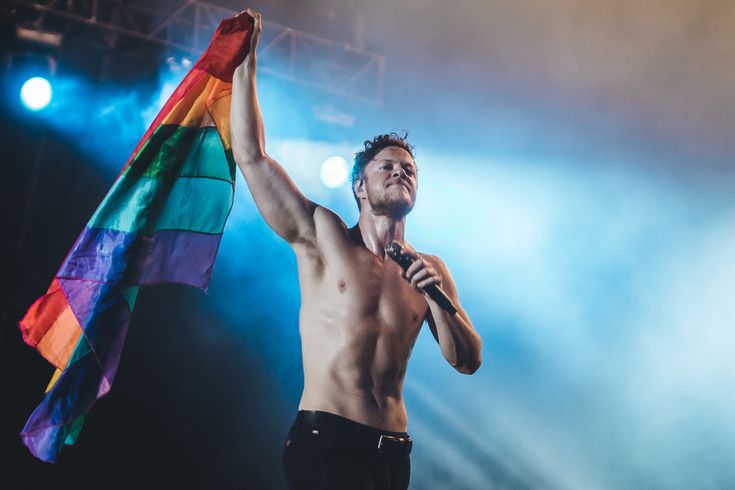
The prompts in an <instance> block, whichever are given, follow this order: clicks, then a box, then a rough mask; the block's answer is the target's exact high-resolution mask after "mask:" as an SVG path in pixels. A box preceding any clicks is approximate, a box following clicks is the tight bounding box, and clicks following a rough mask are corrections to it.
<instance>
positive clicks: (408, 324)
mask: <svg viewBox="0 0 735 490" xmlns="http://www.w3.org/2000/svg"><path fill="white" fill-rule="evenodd" d="M311 260H319V261H320V263H319V264H304V266H302V260H300V262H299V280H300V283H301V289H302V301H303V302H305V303H308V304H303V305H302V306H305V307H307V310H317V311H320V312H321V313H322V314H327V315H329V316H333V315H334V316H335V317H341V318H351V319H353V321H358V322H359V323H366V324H373V325H375V326H376V327H377V328H381V329H388V330H393V329H399V330H400V331H404V332H406V329H408V330H410V331H412V330H414V329H416V328H418V327H419V326H420V325H421V323H422V322H423V320H424V318H425V316H426V312H427V309H428V306H427V303H426V300H425V299H424V296H423V294H421V293H418V292H417V291H416V290H415V289H413V287H412V286H411V285H410V284H409V283H408V281H406V280H405V279H404V278H403V277H401V268H400V266H398V264H396V263H394V262H393V261H391V260H390V259H388V258H380V257H377V256H375V255H374V254H372V253H371V252H369V251H367V250H364V249H361V248H360V247H356V246H352V245H345V246H343V247H340V248H339V249H338V250H326V251H325V252H324V253H322V254H320V255H319V257H313V258H311Z"/></svg>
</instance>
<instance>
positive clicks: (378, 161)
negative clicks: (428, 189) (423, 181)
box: [355, 146, 418, 218]
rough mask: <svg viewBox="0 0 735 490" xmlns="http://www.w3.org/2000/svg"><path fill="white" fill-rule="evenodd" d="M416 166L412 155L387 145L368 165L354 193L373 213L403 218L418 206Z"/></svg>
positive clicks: (399, 148) (363, 205)
mask: <svg viewBox="0 0 735 490" xmlns="http://www.w3.org/2000/svg"><path fill="white" fill-rule="evenodd" d="M417 184H418V182H417V176H416V164H415V163H414V161H413V158H411V154H410V153H409V152H407V151H406V150H404V149H403V148H401V147H398V146H388V147H386V148H383V149H382V150H380V152H378V153H377V154H376V155H375V158H373V159H372V160H370V162H369V163H368V164H367V165H365V168H364V169H363V172H362V180H361V181H358V182H356V183H355V185H356V189H355V192H356V193H357V196H358V197H359V198H360V199H361V202H362V207H363V208H364V207H365V206H366V203H365V200H367V205H369V206H370V209H371V210H372V213H373V214H376V215H382V216H391V217H394V218H402V217H404V216H406V215H407V214H408V213H409V212H410V211H411V210H412V209H413V206H414V204H415V203H416V189H417Z"/></svg>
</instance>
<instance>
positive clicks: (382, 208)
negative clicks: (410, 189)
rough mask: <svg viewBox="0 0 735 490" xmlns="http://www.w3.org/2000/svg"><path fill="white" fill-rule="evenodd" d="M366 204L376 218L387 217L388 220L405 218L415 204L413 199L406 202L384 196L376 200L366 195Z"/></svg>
mask: <svg viewBox="0 0 735 490" xmlns="http://www.w3.org/2000/svg"><path fill="white" fill-rule="evenodd" d="M368 202H369V203H370V208H371V209H372V211H373V214H375V215H377V216H388V217H390V218H395V219H400V218H403V217H404V216H406V215H407V214H408V213H410V212H411V210H412V209H413V206H414V204H415V203H416V201H415V199H413V200H406V199H401V198H391V197H390V196H386V195H385V194H384V195H382V196H380V197H379V198H378V199H373V198H371V196H370V195H368Z"/></svg>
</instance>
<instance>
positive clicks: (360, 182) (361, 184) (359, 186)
mask: <svg viewBox="0 0 735 490" xmlns="http://www.w3.org/2000/svg"><path fill="white" fill-rule="evenodd" d="M364 189H365V179H357V180H356V181H355V185H354V191H355V194H357V195H358V196H359V195H360V193H361V192H362V191H363V190H364Z"/></svg>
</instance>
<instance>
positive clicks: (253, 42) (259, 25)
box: [244, 9, 263, 69]
mask: <svg viewBox="0 0 735 490" xmlns="http://www.w3.org/2000/svg"><path fill="white" fill-rule="evenodd" d="M245 12H246V13H247V14H248V15H249V16H250V17H252V18H253V32H252V34H251V35H250V51H249V52H248V56H247V57H246V58H245V61H244V63H247V64H248V65H250V66H251V67H252V68H253V69H255V49H256V48H257V47H258V41H259V40H260V32H261V31H262V30H263V20H262V18H261V16H260V13H258V12H256V11H255V10H253V9H247V10H245Z"/></svg>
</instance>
